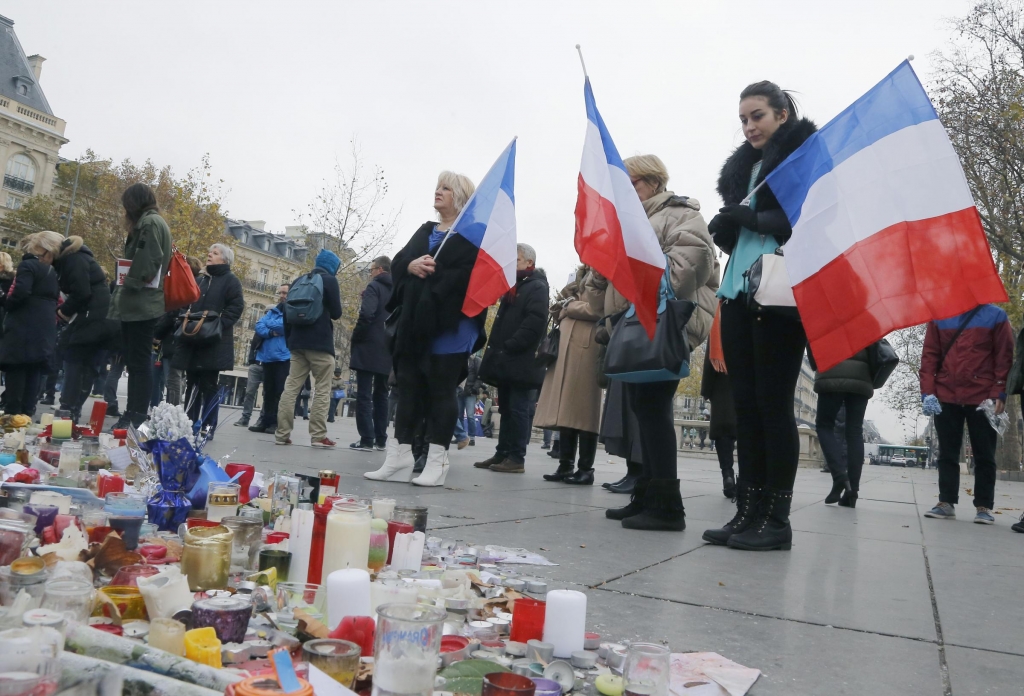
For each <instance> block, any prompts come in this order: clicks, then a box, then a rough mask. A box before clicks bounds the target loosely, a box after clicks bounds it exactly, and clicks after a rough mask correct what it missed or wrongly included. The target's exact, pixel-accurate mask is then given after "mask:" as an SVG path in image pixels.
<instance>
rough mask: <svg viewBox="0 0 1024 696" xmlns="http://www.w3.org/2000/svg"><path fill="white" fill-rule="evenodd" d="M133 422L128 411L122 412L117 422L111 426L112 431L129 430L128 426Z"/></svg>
mask: <svg viewBox="0 0 1024 696" xmlns="http://www.w3.org/2000/svg"><path fill="white" fill-rule="evenodd" d="M131 424H132V419H131V417H130V416H129V414H127V413H122V414H121V417H120V418H118V419H117V422H116V423H114V424H113V425H112V426H110V432H114V431H115V430H127V429H128V426H129V425H131Z"/></svg>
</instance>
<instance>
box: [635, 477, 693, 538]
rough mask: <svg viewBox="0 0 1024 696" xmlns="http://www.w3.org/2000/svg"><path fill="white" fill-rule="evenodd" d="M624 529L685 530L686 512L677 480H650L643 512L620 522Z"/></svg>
mask: <svg viewBox="0 0 1024 696" xmlns="http://www.w3.org/2000/svg"><path fill="white" fill-rule="evenodd" d="M622 526H623V527H624V528H625V529H643V530H647V531H660V532H681V531H683V530H684V529H686V512H684V510H683V498H682V496H681V495H680V494H679V479H651V483H650V485H648V486H647V494H646V497H645V499H644V510H643V512H641V513H640V514H639V515H633V516H632V517H627V518H626V519H624V520H622Z"/></svg>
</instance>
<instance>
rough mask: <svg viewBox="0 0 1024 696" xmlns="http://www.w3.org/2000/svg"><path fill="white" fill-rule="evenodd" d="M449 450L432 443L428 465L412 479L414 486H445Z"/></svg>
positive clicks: (428, 451)
mask: <svg viewBox="0 0 1024 696" xmlns="http://www.w3.org/2000/svg"><path fill="white" fill-rule="evenodd" d="M448 468H449V467H448V450H446V449H445V448H444V447H442V446H441V445H434V444H431V445H430V448H429V449H428V450H427V465H426V467H424V469H423V473H422V474H420V475H419V476H418V477H417V478H414V479H413V480H412V485H414V486H443V485H444V480H445V478H447V477H448Z"/></svg>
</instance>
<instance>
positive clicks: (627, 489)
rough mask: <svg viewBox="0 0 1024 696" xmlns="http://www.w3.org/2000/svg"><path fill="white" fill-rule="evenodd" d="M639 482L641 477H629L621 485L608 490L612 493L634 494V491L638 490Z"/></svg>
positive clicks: (617, 484)
mask: <svg viewBox="0 0 1024 696" xmlns="http://www.w3.org/2000/svg"><path fill="white" fill-rule="evenodd" d="M639 480H640V477H639V476H627V477H626V478H624V479H622V481H621V482H620V483H616V484H614V485H612V486H608V490H610V491H611V492H612V493H625V494H627V495H629V494H632V493H633V491H634V490H635V488H636V484H637V482H638V481H639Z"/></svg>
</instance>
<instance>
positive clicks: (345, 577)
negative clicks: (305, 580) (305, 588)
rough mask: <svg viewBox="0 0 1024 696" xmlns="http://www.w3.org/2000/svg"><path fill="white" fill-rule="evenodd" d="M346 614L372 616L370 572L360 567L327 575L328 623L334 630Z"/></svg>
mask: <svg viewBox="0 0 1024 696" xmlns="http://www.w3.org/2000/svg"><path fill="white" fill-rule="evenodd" d="M346 616H370V574H369V573H367V572H366V571H365V570H361V569H359V568H345V569H344V570H336V571H334V572H333V573H331V574H330V575H329V576H327V625H328V627H329V628H330V629H331V630H332V631H333V630H334V629H335V628H337V627H338V624H340V623H341V620H342V619H343V618H345V617H346Z"/></svg>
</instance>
